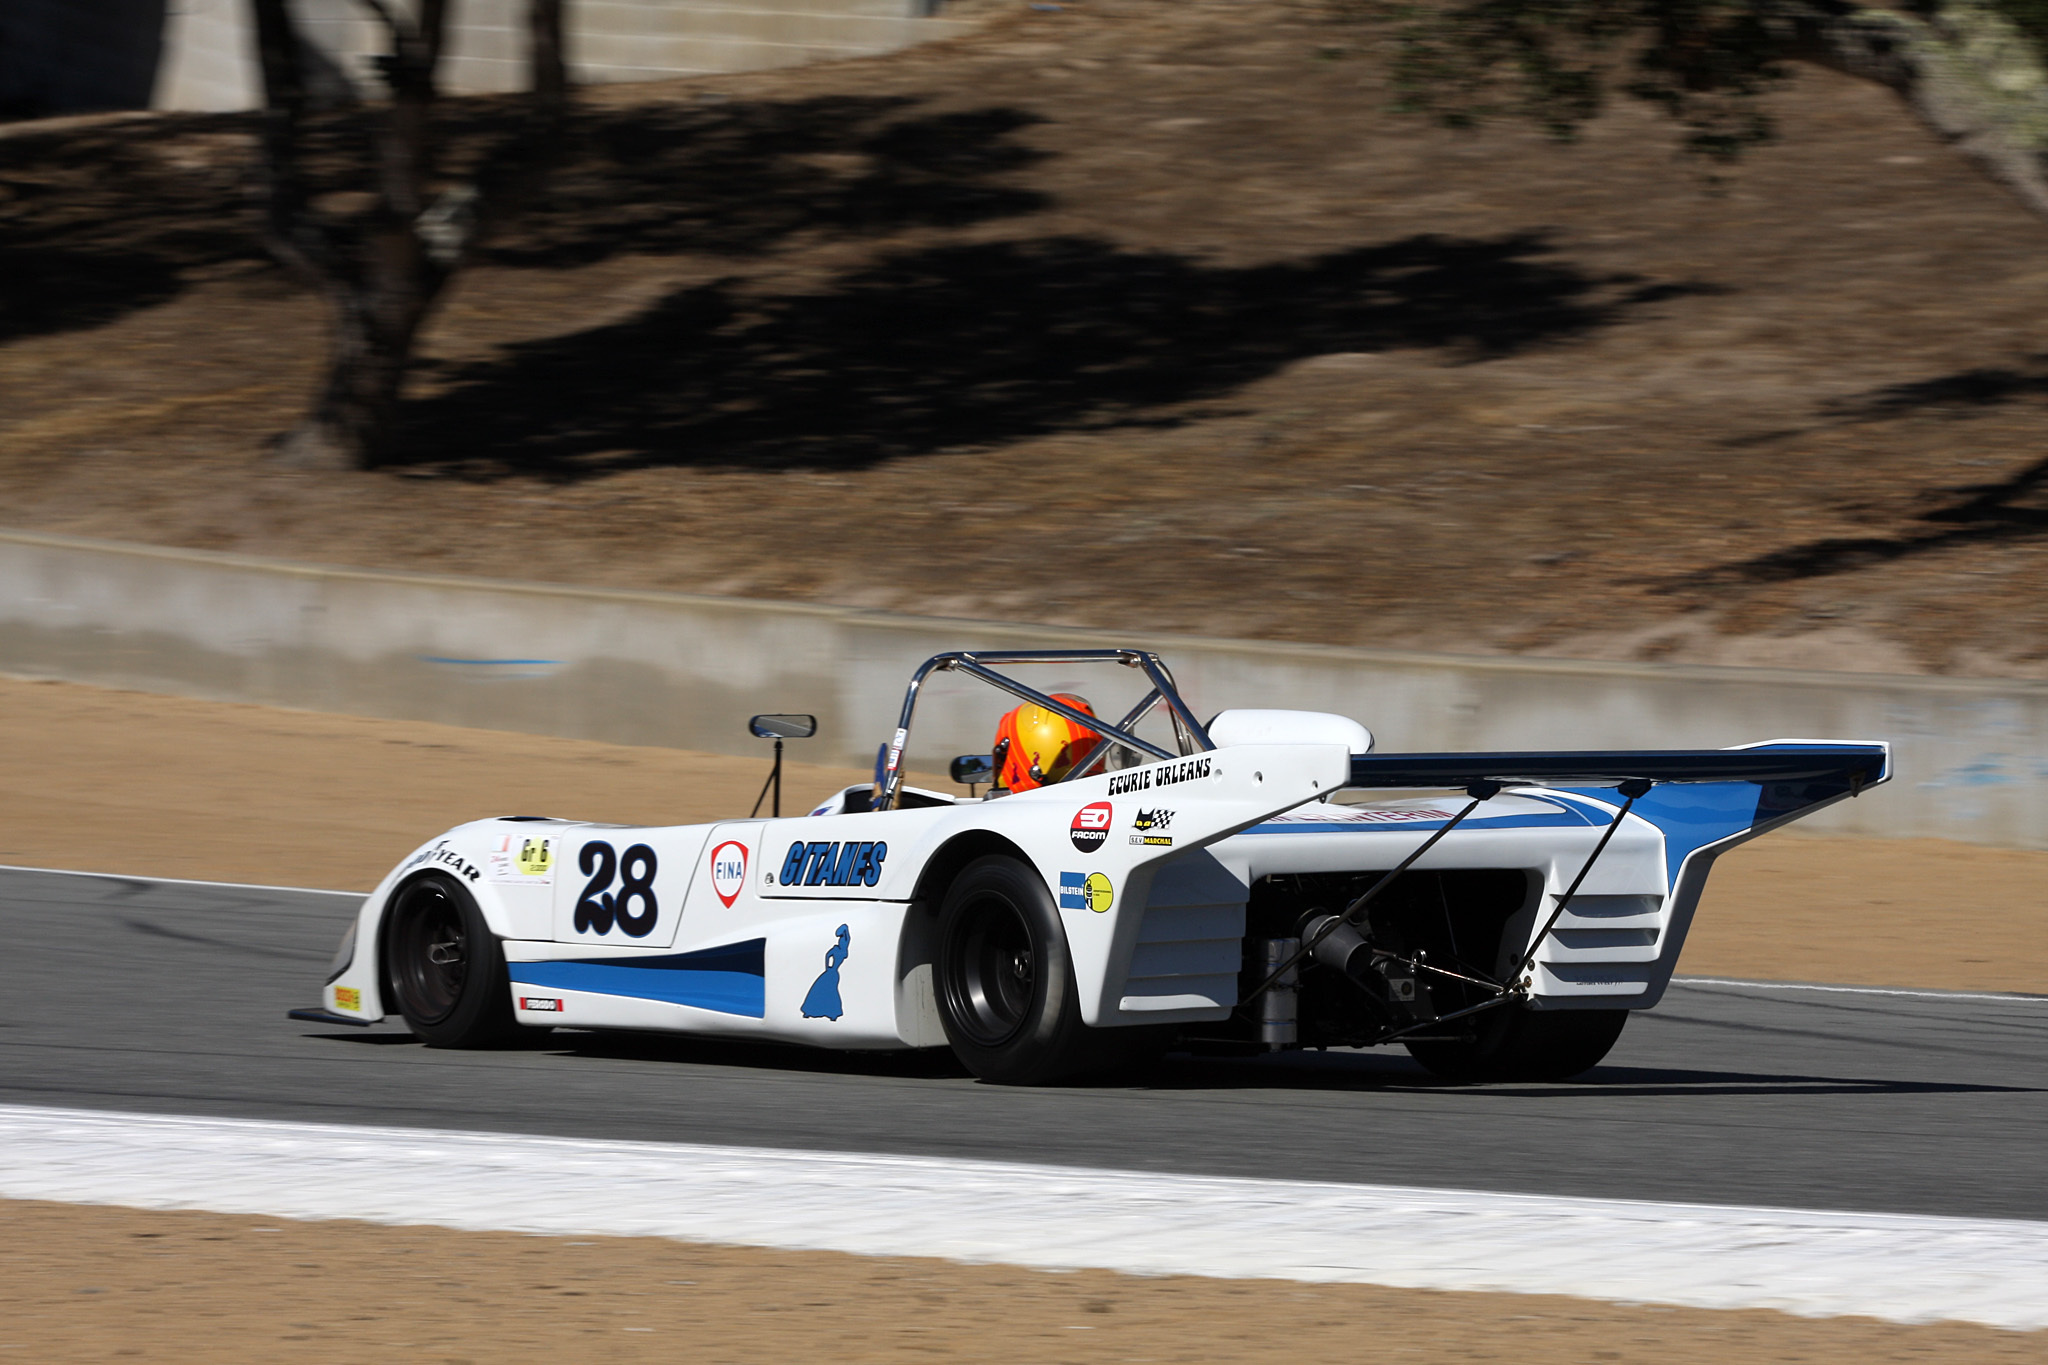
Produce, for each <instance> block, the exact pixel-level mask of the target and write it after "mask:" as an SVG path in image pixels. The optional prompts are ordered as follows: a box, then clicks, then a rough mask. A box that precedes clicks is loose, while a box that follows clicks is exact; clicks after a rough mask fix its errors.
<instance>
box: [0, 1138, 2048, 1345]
mask: <svg viewBox="0 0 2048 1365" xmlns="http://www.w3.org/2000/svg"><path fill="white" fill-rule="evenodd" d="M0 1196H9V1197H13V1198H19V1199H53V1200H65V1201H70V1202H74V1203H88V1204H123V1205H131V1206H136V1207H141V1208H179V1209H209V1210H213V1211H216V1212H221V1213H246V1214H262V1215H268V1216H274V1217H285V1218H358V1219H365V1220H368V1221H371V1222H378V1223H401V1224H402V1223H430V1224H437V1225H440V1226H444V1227H452V1228H465V1229H499V1230H505V1231H512V1232H529V1233H545V1234H578V1235H592V1234H596V1235H612V1236H653V1237H674V1238H680V1239H684V1240H689V1241H701V1242H724V1243H733V1244H739V1245H747V1246H760V1247H777V1248H783V1249H787V1250H815V1251H842V1252H853V1253H857V1254H861V1255H876V1256H937V1257H945V1258H949V1259H952V1260H958V1261H982V1262H990V1261H993V1262H1004V1263H1007V1264H1011V1265H1019V1266H1029V1267H1035V1268H1039V1269H1048V1270H1073V1269H1083V1268H1099V1269H1106V1270H1120V1271H1126V1272H1130V1273H1134V1274H1140V1275H1205V1276H1223V1277H1234V1278H1267V1279H1290V1280H1311V1281H1323V1282H1336V1283H1353V1284H1379V1285H1392V1286H1398V1287H1408V1288H1419V1289H1449V1290H1505V1291H1509V1292H1514V1293H1540V1294H1574V1295H1579V1296H1582V1297H1589V1298H1600V1299H1617V1300H1624V1301H1637V1302H1654V1303H1669V1304H1680V1305H1686V1306H1691V1307H1699V1308H1776V1309H1782V1310H1785V1311H1787V1312H1792V1313H1800V1314H1805V1315H1809V1316H1829V1315H1837V1314H1865V1315H1869V1316H1873V1317H1879V1318H1889V1319H1892V1320H1894V1321H1899V1322H1925V1321H1932V1320H1937V1319H1944V1318H1949V1319H1961V1320H1964V1321H1969V1322H1978V1323H1983V1324H1986V1325H1989V1326H1993V1327H2004V1328H2012V1329H2020V1330H2028V1329H2039V1328H2044V1327H2048V1223H2038V1222H2021V1221H2018V1220H2013V1221H2005V1220H1998V1219H1978V1218H1936V1217H1919V1216H1910V1215H1903V1214H1870V1213H1829V1212H1815V1211H1809V1210H1804V1209H1773V1208H1743V1207H1727V1206H1719V1205H1706V1204H1662V1203H1650V1202H1643V1201H1636V1200H1622V1199H1575V1198H1559V1197H1553V1196H1546V1195H1511V1194H1487V1193H1478V1192H1472V1191H1463V1190H1431V1189H1409V1188H1403V1187H1399V1186H1390V1185H1338V1184H1318V1183H1311V1182H1307V1181H1290V1180H1247V1179H1235V1178H1223V1177H1215V1176H1184V1175H1162V1174H1156V1173H1151V1172H1135V1171H1108V1170H1088V1169H1078V1168H1072V1167H1064V1166H1028V1165H1018V1164H1011V1163H1005V1162H993V1161H965V1160H940V1159H936V1158H930V1157H897V1156H867V1155H858V1154H838V1153H820V1152H793V1151H779V1150H765V1149H754V1148H745V1147H711V1146H696V1145H684V1144H667V1143H652V1142H609V1141H591V1140H586V1139H567V1138H543V1137H526V1136H518V1135H503V1134H493V1133H457V1132H442V1131H436V1130H432V1129H412V1128H362V1127H351V1126H342V1125H333V1124H310V1123H272V1122H254V1121H245V1120H234V1119H209V1118H182V1117H162V1116H157V1115H144V1114H118V1113H100V1112H91V1111H85V1110H72V1109H40V1108H29V1107H20V1106H11V1105H0Z"/></svg>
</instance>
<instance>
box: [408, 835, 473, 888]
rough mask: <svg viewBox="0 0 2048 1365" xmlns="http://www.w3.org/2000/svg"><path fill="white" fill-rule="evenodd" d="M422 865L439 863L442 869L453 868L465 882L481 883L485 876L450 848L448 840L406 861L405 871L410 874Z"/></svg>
mask: <svg viewBox="0 0 2048 1365" xmlns="http://www.w3.org/2000/svg"><path fill="white" fill-rule="evenodd" d="M421 863H438V864H439V865H441V866H442V867H451V868H453V869H455V871H456V872H457V873H458V874H460V875H461V877H462V879H463V880H464V881H471V882H473V881H479V880H481V879H482V878H483V875H484V874H483V873H482V872H481V871H479V870H478V869H477V868H475V867H473V866H471V865H470V862H469V860H468V859H467V858H465V857H463V856H462V855H461V854H460V853H457V852H456V851H455V850H454V849H452V848H450V847H448V841H447V840H446V839H443V840H442V841H441V842H439V843H437V844H435V845H434V846H433V847H432V848H423V849H421V850H420V851H419V852H417V853H415V854H413V855H412V857H411V858H410V859H408V860H407V861H406V864H405V870H406V871H407V872H410V871H412V870H413V869H414V868H416V867H418V866H419V865H420V864H421Z"/></svg>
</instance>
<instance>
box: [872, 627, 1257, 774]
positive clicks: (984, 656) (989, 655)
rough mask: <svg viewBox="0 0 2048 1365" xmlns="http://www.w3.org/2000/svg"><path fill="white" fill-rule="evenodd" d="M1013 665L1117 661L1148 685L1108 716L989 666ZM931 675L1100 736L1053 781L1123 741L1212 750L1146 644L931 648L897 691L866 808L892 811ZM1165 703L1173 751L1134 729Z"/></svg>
mask: <svg viewBox="0 0 2048 1365" xmlns="http://www.w3.org/2000/svg"><path fill="white" fill-rule="evenodd" d="M998 664H1001V665H1005V666H1010V665H1016V664H1121V665H1123V666H1124V667H1125V668H1135V669H1137V670H1139V671H1140V672H1142V673H1143V674H1144V675H1145V678H1146V681H1148V682H1150V683H1151V684H1152V687H1151V690H1150V691H1148V692H1147V693H1146V694H1145V695H1144V697H1143V698H1141V699H1140V700H1139V702H1138V704H1137V705H1136V706H1133V707H1132V708H1131V709H1130V710H1129V711H1126V712H1125V713H1124V715H1123V717H1122V719H1120V720H1117V721H1114V722H1108V721H1104V720H1103V719H1102V718H1101V717H1099V716H1091V715H1089V714H1088V713H1087V712H1086V711H1082V710H1079V709H1077V708H1075V707H1072V706H1069V705H1067V703H1065V702H1063V701H1061V700H1059V699H1058V698H1057V697H1053V696H1050V695H1048V694H1047V693H1044V692H1041V691H1039V690H1038V689H1037V688H1035V687H1029V686H1027V685H1025V684H1024V683H1021V682H1018V681H1017V680H1016V679H1015V678H1012V677H1010V676H1009V675H1008V674H1005V673H998V672H997V671H996V670H995V667H994V666H995V665H998ZM934 673H965V674H966V675H967V676H969V677H971V678H979V679H981V680H982V681H983V682H985V683H987V684H989V686H991V687H994V688H997V689H999V690H1001V691H1004V692H1008V693H1009V694H1010V695H1011V696H1013V697H1018V698H1021V699H1023V700H1024V701H1028V702H1032V703H1034V704H1035V705H1038V706H1042V707H1044V708H1045V709H1046V710H1048V711H1050V712H1052V713H1053V714H1054V715H1057V716H1064V717H1066V718H1067V719H1068V720H1070V721H1073V722H1074V723H1075V724H1077V725H1084V726H1086V727H1088V728H1089V729H1091V730H1093V731H1095V732H1096V733H1098V734H1100V735H1101V736H1102V737H1103V738H1104V739H1105V740H1107V741H1111V742H1110V743H1103V744H1098V745H1096V746H1095V748H1094V750H1093V752H1091V753H1090V754H1089V755H1088V757H1087V758H1085V759H1083V760H1082V761H1081V762H1079V763H1076V764H1075V765H1074V766H1073V769H1072V770H1071V771H1069V772H1068V773H1067V774H1066V775H1065V776H1063V777H1061V778H1060V779H1059V781H1061V782H1072V781H1074V780H1076V779H1077V778H1082V777H1087V776H1090V775H1091V774H1093V773H1095V772H1096V771H1097V770H1098V769H1100V768H1101V767H1102V765H1103V763H1104V762H1105V761H1107V759H1108V758H1109V753H1110V750H1111V749H1112V748H1113V747H1114V746H1115V745H1117V744H1122V745H1126V746H1128V747H1129V748H1132V749H1135V750H1137V751H1138V752H1139V753H1141V754H1149V755H1150V756H1152V757H1153V758H1178V757H1180V755H1181V754H1194V753H1201V752H1202V751H1204V750H1207V749H1214V748H1215V747H1216V745H1215V742H1214V741H1212V740H1211V739H1210V738H1209V732H1208V730H1207V729H1206V728H1205V727H1204V726H1203V725H1202V722H1201V721H1199V720H1197V719H1195V713H1194V712H1193V711H1191V710H1189V709H1188V704H1187V702H1186V701H1184V700H1182V698H1181V695H1180V692H1179V691H1178V690H1177V689H1176V688H1175V687H1174V685H1173V674H1172V673H1171V672H1170V671H1169V670H1168V669H1167V667H1166V662H1165V660H1163V659H1161V658H1160V657H1159V656H1158V655H1157V654H1154V653H1152V652H1151V651H1150V650H1146V649H1017V650H1006V651H994V650H967V649H958V650H953V651H951V652H949V653H946V654H934V655H933V656H932V657H931V658H929V659H926V660H925V661H924V662H923V663H922V664H920V665H918V668H917V671H916V672H915V673H912V674H911V675H910V686H909V688H908V689H907V690H906V691H905V692H904V694H903V713H902V715H901V716H900V717H899V718H898V719H897V721H896V733H895V735H894V736H893V737H891V739H890V741H889V751H888V754H887V755H886V756H885V757H884V759H883V762H882V785H881V790H880V791H879V792H877V793H876V794H875V802H874V809H876V810H894V809H896V804H897V799H898V797H899V795H900V793H901V792H902V790H903V753H904V750H905V749H906V748H907V747H908V745H909V743H910V725H911V721H912V719H913V718H914V717H915V715H916V713H917V697H918V692H919V690H920V689H921V688H922V687H923V686H924V680H925V679H926V678H928V677H930V676H931V675H932V674H934ZM1162 706H1163V707H1165V708H1166V712H1167V715H1168V716H1169V718H1171V720H1172V721H1173V734H1174V740H1175V742H1176V743H1177V744H1178V745H1179V753H1174V752H1172V751H1169V750H1166V749H1162V748H1160V747H1159V746H1158V745H1157V744H1154V743H1153V742H1152V741H1151V740H1149V739H1141V738H1139V737H1138V735H1137V734H1136V733H1135V730H1136V728H1137V726H1138V725H1139V724H1140V723H1141V722H1143V721H1144V719H1145V718H1146V717H1147V716H1149V715H1151V714H1152V713H1153V712H1154V711H1155V710H1158V709H1159V708H1160V707H1162Z"/></svg>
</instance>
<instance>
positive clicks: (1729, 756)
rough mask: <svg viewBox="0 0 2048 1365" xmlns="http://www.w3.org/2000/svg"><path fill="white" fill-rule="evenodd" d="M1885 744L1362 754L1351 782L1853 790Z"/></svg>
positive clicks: (1886, 758)
mask: <svg viewBox="0 0 2048 1365" xmlns="http://www.w3.org/2000/svg"><path fill="white" fill-rule="evenodd" d="M1890 761H1891V755H1890V751H1889V749H1888V748H1887V746H1885V745H1883V744H1819V743H1803V742H1799V741H1781V742H1778V743H1772V744H1760V745H1751V746H1747V747H1744V748H1739V749H1593V750H1581V751H1571V750H1566V751H1562V752H1557V753H1468V754H1356V755H1353V756H1352V759H1351V781H1350V783H1349V785H1350V786H1353V787H1364V788H1368V789H1382V788H1397V787H1428V788H1453V787H1466V786H1471V785H1472V784H1474V783H1484V784H1499V785H1502V786H1523V785H1537V786H1545V787H1611V786H1617V785H1619V784H1621V783H1624V782H1652V783H1663V782H1756V783H1804V784H1815V785H1820V786H1832V785H1839V787H1840V789H1841V790H1843V791H1847V792H1850V793H1854V792H1859V791H1861V790H1862V789H1863V788H1865V787H1868V786H1875V785H1876V784H1877V783H1879V782H1882V781H1884V780H1885V778H1886V777H1887V776H1889V774H1890Z"/></svg>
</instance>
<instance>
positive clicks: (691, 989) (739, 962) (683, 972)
mask: <svg viewBox="0 0 2048 1365" xmlns="http://www.w3.org/2000/svg"><path fill="white" fill-rule="evenodd" d="M767 946H768V941H767V940H766V939H760V938H752V939H748V940H746V941H745V942H744V943H728V944H724V945H722V946H721V947H717V948H704V949H700V950H699V951H697V952H692V953H663V954H661V955H659V956H654V957H606V958H596V959H582V960H574V961H564V962H514V963H512V964H511V968H512V981H513V983H514V984H515V985H520V986H541V987H552V988H554V989H556V990H562V991H589V992H591V993H593V994H596V995H622V996H627V997H629V998H631V999H635V1000H661V1001H666V1002H667V1003H669V1004H671V1005H689V1006H691V1007H692V1008H694V1009H700V1010H711V1011H713V1012H715V1013H718V1014H739V1015H744V1016H746V1017H747V1018H749V1019H759V1018H762V1017H763V1016H764V1015H766V1014H767V1012H768V990H767V969H766V966H765V959H766V956H767V953H766V949H767Z"/></svg>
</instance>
